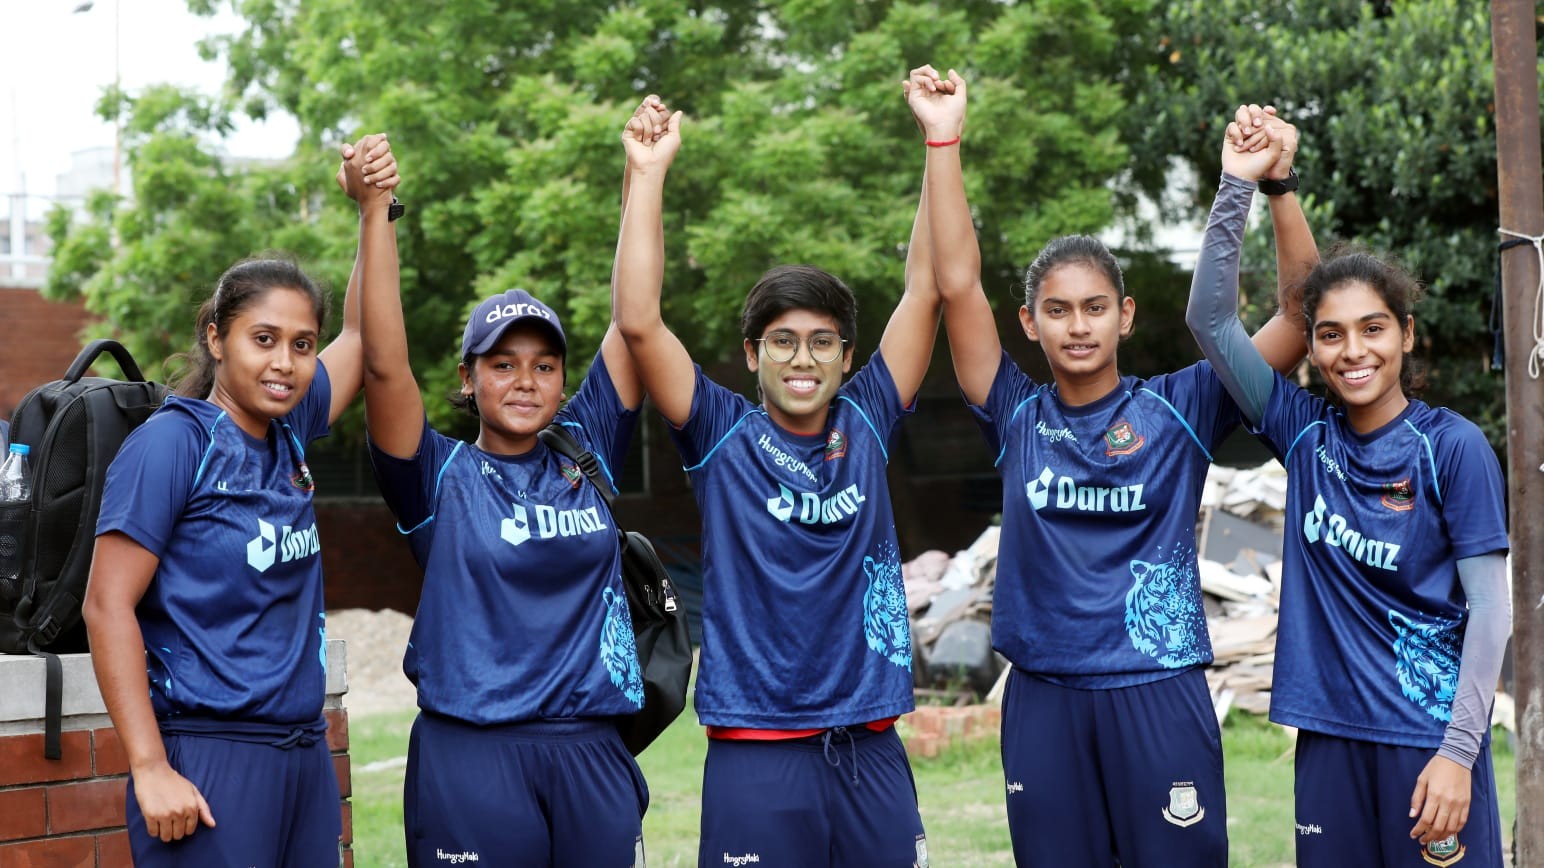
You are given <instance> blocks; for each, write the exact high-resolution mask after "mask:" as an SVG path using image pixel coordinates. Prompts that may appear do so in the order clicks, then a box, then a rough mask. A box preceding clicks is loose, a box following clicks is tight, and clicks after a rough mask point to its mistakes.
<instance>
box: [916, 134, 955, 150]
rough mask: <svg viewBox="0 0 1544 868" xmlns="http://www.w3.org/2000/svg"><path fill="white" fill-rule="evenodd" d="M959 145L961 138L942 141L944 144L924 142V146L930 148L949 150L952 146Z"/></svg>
mask: <svg viewBox="0 0 1544 868" xmlns="http://www.w3.org/2000/svg"><path fill="white" fill-rule="evenodd" d="M959 143H960V137H959V136H955V137H954V138H952V139H948V140H946V141H942V142H934V141H926V142H923V144H924V145H927V146H928V147H930V148H947V147H949V146H950V145H957V144H959Z"/></svg>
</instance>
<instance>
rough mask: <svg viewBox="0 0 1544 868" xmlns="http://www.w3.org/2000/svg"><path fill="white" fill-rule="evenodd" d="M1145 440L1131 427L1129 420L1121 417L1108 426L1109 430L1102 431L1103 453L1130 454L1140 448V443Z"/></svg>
mask: <svg viewBox="0 0 1544 868" xmlns="http://www.w3.org/2000/svg"><path fill="white" fill-rule="evenodd" d="M1146 442H1147V438H1145V437H1143V436H1142V435H1141V434H1138V433H1137V432H1136V431H1135V430H1134V429H1133V428H1132V427H1131V423H1130V422H1127V421H1126V420H1124V419H1122V420H1121V421H1119V422H1116V423H1115V424H1114V425H1112V426H1110V430H1108V431H1106V432H1104V445H1105V450H1104V454H1106V455H1110V456H1115V455H1130V454H1131V453H1133V452H1135V451H1137V450H1138V449H1141V448H1142V444H1143V443H1146Z"/></svg>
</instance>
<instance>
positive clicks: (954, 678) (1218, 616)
mask: <svg viewBox="0 0 1544 868" xmlns="http://www.w3.org/2000/svg"><path fill="white" fill-rule="evenodd" d="M1286 501H1287V477H1286V472H1285V471H1284V470H1283V469H1282V467H1281V465H1280V464H1279V463H1277V462H1275V461H1271V462H1268V463H1266V464H1263V465H1261V466H1259V467H1256V468H1250V469H1242V470H1239V469H1233V468H1228V467H1219V466H1215V465H1214V466H1213V467H1212V468H1211V471H1210V472H1209V473H1208V474H1207V478H1206V488H1205V490H1204V492H1203V494H1202V499H1201V514H1200V516H1199V518H1198V521H1197V526H1196V530H1197V534H1196V535H1197V544H1198V549H1199V555H1200V557H1199V560H1200V580H1201V591H1202V599H1203V603H1204V605H1205V607H1206V623H1207V629H1208V632H1209V633H1210V634H1211V639H1212V653H1213V655H1214V660H1215V662H1214V663H1213V664H1212V666H1211V667H1210V668H1209V669H1208V670H1207V672H1206V681H1207V684H1208V686H1209V687H1210V688H1211V693H1212V702H1213V706H1214V708H1215V710H1216V712H1217V719H1218V720H1219V721H1220V720H1222V719H1223V718H1224V717H1225V716H1226V715H1227V712H1228V709H1230V708H1237V709H1239V710H1241V711H1246V712H1249V713H1252V714H1264V713H1265V712H1266V711H1267V710H1268V709H1269V708H1270V691H1271V667H1272V665H1273V663H1274V662H1275V659H1276V614H1277V608H1278V606H1279V604H1280V601H1281V540H1282V527H1283V524H1284V517H1285V509H1286ZM1000 532H1001V529H1000V528H998V527H995V526H994V527H989V528H987V529H986V531H985V532H984V533H982V534H981V536H980V537H979V538H977V539H976V541H975V542H974V543H972V544H971V546H970V548H967V549H965V550H964V551H962V552H960V553H959V554H957V555H955V556H954V557H953V558H950V557H949V556H948V555H946V554H944V553H943V552H938V551H931V552H926V553H924V554H922V555H921V556H919V557H918V558H917V559H916V560H913V561H911V562H910V563H908V564H905V565H904V566H903V568H902V574H903V576H904V577H905V581H906V603H907V606H908V608H909V609H910V611H911V617H912V642H913V654H912V659H913V672H914V673H915V675H916V684H917V689H918V693H919V696H925V697H928V698H930V699H934V700H937V699H939V698H940V697H941V698H943V699H944V700H945V701H948V700H950V699H952V698H954V697H956V696H958V697H960V698H959V701H960V702H962V703H963V702H968V701H969V697H968V695H967V694H969V693H972V692H973V693H974V694H975V695H976V696H984V697H987V698H989V699H991V698H993V695H994V693H995V692H1000V690H1001V687H1000V685H997V682H998V681H999V679H1000V677H1001V676H1002V674H1003V673H1004V672H1005V670H1006V661H1004V660H1003V659H1002V658H1001V657H1000V656H999V655H997V654H996V653H995V652H993V651H992V650H991V627H990V623H991V618H992V589H993V586H994V584H995V582H996V577H997V543H998V537H999V534H1000ZM994 687H995V688H996V690H995V691H994ZM1511 709H1512V701H1511V699H1510V697H1508V696H1506V695H1505V694H1498V695H1497V697H1496V714H1495V717H1496V723H1498V724H1500V725H1502V726H1506V727H1508V728H1509V729H1510V728H1511V726H1512V721H1511Z"/></svg>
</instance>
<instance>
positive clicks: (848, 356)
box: [842, 344, 853, 374]
mask: <svg viewBox="0 0 1544 868" xmlns="http://www.w3.org/2000/svg"><path fill="white" fill-rule="evenodd" d="M852 354H853V346H852V344H848V345H847V349H845V350H843V351H842V373H844V374H850V373H852Z"/></svg>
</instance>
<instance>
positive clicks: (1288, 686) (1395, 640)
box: [1260, 375, 1507, 748]
mask: <svg viewBox="0 0 1544 868" xmlns="http://www.w3.org/2000/svg"><path fill="white" fill-rule="evenodd" d="M1260 427H1261V433H1262V434H1263V435H1264V436H1265V438H1266V439H1267V440H1268V441H1269V442H1270V444H1271V447H1272V448H1273V449H1274V450H1275V451H1276V454H1277V455H1278V456H1279V457H1280V458H1281V462H1282V464H1283V465H1285V467H1286V468H1287V524H1286V533H1285V540H1284V544H1285V551H1284V553H1283V564H1282V582H1283V588H1282V596H1281V621H1280V625H1279V626H1278V628H1277V630H1278V632H1277V636H1276V670H1275V676H1274V678H1273V679H1272V687H1271V719H1272V720H1275V721H1277V722H1280V723H1284V724H1287V725H1290V726H1296V727H1299V728H1302V729H1309V730H1314V731H1317V732H1322V733H1326V734H1329V735H1338V736H1342V737H1345V738H1355V739H1362V740H1365V741H1376V742H1382V743H1384V744H1392V745H1403V746H1405V747H1425V748H1435V747H1437V746H1438V745H1440V744H1441V743H1442V736H1443V733H1444V731H1445V729H1446V726H1447V723H1448V721H1449V719H1450V717H1451V703H1452V699H1453V695H1454V692H1455V691H1456V689H1457V686H1458V660H1459V655H1460V652H1461V651H1462V649H1463V634H1464V624H1465V621H1466V619H1467V617H1468V616H1467V612H1468V609H1467V606H1466V603H1465V600H1464V593H1463V588H1462V586H1461V585H1460V584H1459V582H1458V568H1457V565H1456V562H1457V561H1458V560H1459V559H1460V558H1467V557H1473V556H1475V555H1483V554H1490V553H1492V552H1500V551H1505V550H1506V549H1507V536H1506V511H1505V510H1506V507H1505V503H1504V501H1503V499H1502V491H1503V489H1502V481H1501V466H1500V464H1499V462H1497V460H1496V455H1495V453H1494V452H1493V451H1492V450H1491V448H1490V444H1489V443H1487V442H1486V440H1485V436H1484V435H1483V434H1481V433H1480V430H1479V428H1477V427H1475V425H1474V424H1473V423H1471V422H1469V421H1468V420H1467V419H1465V418H1463V417H1462V416H1459V415H1458V414H1457V413H1454V412H1452V411H1451V410H1446V409H1441V408H1434V407H1429V406H1427V405H1426V404H1424V403H1422V402H1420V401H1416V400H1412V401H1411V402H1410V405H1409V406H1408V407H1406V408H1405V410H1404V412H1402V413H1400V414H1399V416H1398V417H1397V418H1395V419H1394V420H1393V421H1391V422H1389V423H1388V424H1387V425H1384V426H1383V427H1381V428H1379V429H1378V430H1376V431H1373V432H1371V433H1369V434H1365V435H1364V434H1358V433H1357V432H1356V431H1354V430H1352V428H1351V426H1350V424H1349V423H1348V422H1347V421H1346V418H1345V416H1344V414H1343V413H1341V412H1340V411H1339V410H1337V409H1335V408H1333V407H1331V406H1330V405H1329V404H1328V403H1327V402H1325V401H1324V400H1323V399H1322V398H1319V397H1317V396H1315V395H1313V394H1311V393H1309V392H1307V391H1305V390H1304V389H1302V388H1301V387H1299V386H1298V385H1297V384H1296V383H1293V382H1291V381H1290V380H1287V379H1286V378H1284V377H1282V376H1280V375H1277V377H1276V385H1275V387H1274V388H1273V390H1272V392H1271V399H1270V403H1269V404H1267V406H1266V409H1265V416H1264V418H1263V419H1262V420H1261V426H1260Z"/></svg>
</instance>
